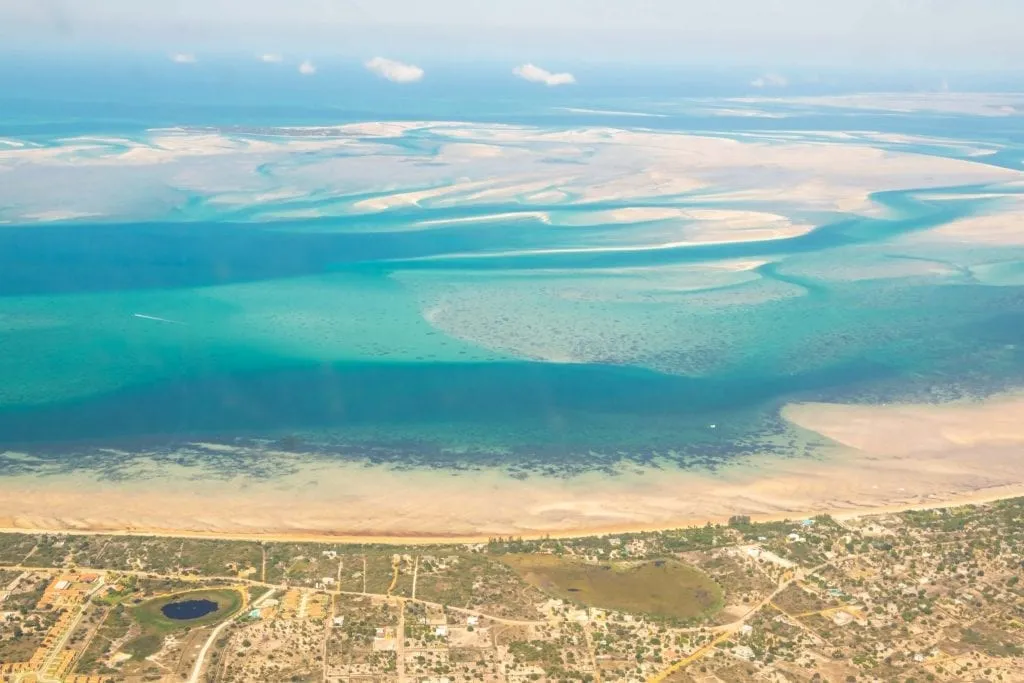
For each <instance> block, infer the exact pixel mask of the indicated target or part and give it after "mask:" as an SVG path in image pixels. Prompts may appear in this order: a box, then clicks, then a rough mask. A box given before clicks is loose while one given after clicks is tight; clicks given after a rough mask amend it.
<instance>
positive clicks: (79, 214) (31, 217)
mask: <svg viewBox="0 0 1024 683" xmlns="http://www.w3.org/2000/svg"><path fill="white" fill-rule="evenodd" d="M96 215H98V214H95V213H88V212H86V211H62V210H61V209H53V210H52V211H38V212H36V213H26V214H22V215H21V216H20V218H21V219H22V220H27V221H38V222H40V223H46V222H51V221H70V220H74V219H76V218H89V217H90V216H96Z"/></svg>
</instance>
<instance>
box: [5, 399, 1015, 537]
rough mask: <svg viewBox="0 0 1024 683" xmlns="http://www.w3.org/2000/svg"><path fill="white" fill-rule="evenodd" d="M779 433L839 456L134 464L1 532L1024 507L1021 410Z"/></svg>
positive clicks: (67, 483) (409, 527) (586, 527)
mask: <svg viewBox="0 0 1024 683" xmlns="http://www.w3.org/2000/svg"><path fill="white" fill-rule="evenodd" d="M784 414H785V415H786V417H787V418H788V419H790V420H792V421H794V422H795V423H796V424H799V425H801V426H802V427H804V428H807V429H813V430H815V431H818V432H820V433H822V434H824V435H826V436H828V437H830V438H831V439H833V440H835V441H836V442H838V443H840V444H843V445H842V446H836V447H835V448H834V449H830V450H828V451H826V452H823V453H822V456H823V457H822V458H821V459H820V460H804V459H790V460H763V461H762V460H759V461H757V462H756V463H755V462H752V461H748V462H746V463H743V464H739V465H736V466H733V467H731V468H727V469H726V470H725V471H724V472H723V473H721V474H717V475H710V474H698V473H690V472H682V471H679V470H675V469H672V468H665V469H660V470H649V471H642V470H638V469H636V468H634V467H625V468H623V471H622V473H621V474H619V475H618V476H615V477H609V476H607V475H600V474H588V475H583V476H578V477H573V478H569V479H552V478H545V477H531V478H529V479H526V480H517V479H514V478H511V477H509V476H506V475H504V474H502V473H499V472H495V471H480V472H459V473H453V472H448V471H424V470H419V471H402V472H398V471H393V470H389V469H387V468H384V467H369V466H361V465H356V464H339V463H331V462H326V461H323V460H316V461H312V460H304V459H303V458H301V457H300V456H294V455H288V454H280V453H279V454H267V457H276V458H281V459H283V460H284V461H285V462H287V463H288V464H290V465H294V466H296V468H295V469H294V471H293V472H292V473H290V474H283V475H280V476H276V477H274V478H272V479H269V480H265V479H258V478H254V477H247V476H243V475H239V476H237V477H235V478H233V479H228V480H223V479H220V480H218V479H216V478H214V477H212V476H210V473H207V472H204V471H203V470H202V469H201V468H199V467H184V466H168V465H163V464H160V463H157V462H152V461H146V460H141V461H140V462H139V463H138V464H137V465H135V466H133V467H131V468H130V472H131V473H132V474H134V475H135V476H137V477H141V478H140V479H135V480H127V481H119V482H111V481H97V480H95V479H92V478H91V477H89V476H87V475H75V476H72V475H64V474H53V475H51V476H46V477H40V476H12V477H6V478H4V479H3V480H2V481H0V527H7V528H15V529H51V530H52V529H58V530H59V529H71V530H85V531H89V530H91V531H104V530H113V531H125V530H128V531H136V532H143V531H150V532H162V533H180V532H186V533H199V534H218V535H227V536H238V535H266V536H272V537H353V538H356V537H358V538H376V539H381V538H388V539H393V540H399V539H406V538H420V539H424V538H438V537H445V538H453V537H459V538H480V537H486V536H489V535H494V534H500V533H504V534H508V533H521V534H527V535H529V534H533V535H542V534H548V533H551V534H562V535H566V534H581V533H597V532H602V531H610V530H620V529H652V528H668V527H673V526H680V525H687V524H694V523H703V522H704V521H707V520H723V519H725V518H727V517H728V516H729V515H732V514H749V515H752V516H754V517H756V518H762V519H774V518H782V517H797V516H801V515H806V514H814V513H819V512H832V513H834V514H839V515H853V514H858V513H863V512H869V511H875V510H894V509H904V508H908V507H920V506H933V507H934V506H936V505H940V504H944V503H949V504H956V503H960V502H979V501H982V500H991V499H994V498H998V497H1007V496H1011V495H1024V458H1021V456H1020V453H1021V446H1022V445H1024V425H1022V424H1021V423H1020V415H1022V414H1024V396H1021V395H1016V396H1004V397H997V398H994V399H991V400H988V401H983V402H973V403H970V402H964V403H955V404H947V405H905V406H840V405H823V404H801V405H793V406H789V407H787V408H786V409H785V411H784Z"/></svg>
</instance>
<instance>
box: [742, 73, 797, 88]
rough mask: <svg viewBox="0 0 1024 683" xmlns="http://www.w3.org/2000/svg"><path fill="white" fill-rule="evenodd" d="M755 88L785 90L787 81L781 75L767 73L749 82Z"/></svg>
mask: <svg viewBox="0 0 1024 683" xmlns="http://www.w3.org/2000/svg"><path fill="white" fill-rule="evenodd" d="M750 85H752V86H754V87H755V88H785V87H786V86H787V85H789V79H787V78H786V77H785V76H783V75H781V74H772V73H768V74H765V75H764V76H759V77H757V78H755V79H754V80H752V81H750Z"/></svg>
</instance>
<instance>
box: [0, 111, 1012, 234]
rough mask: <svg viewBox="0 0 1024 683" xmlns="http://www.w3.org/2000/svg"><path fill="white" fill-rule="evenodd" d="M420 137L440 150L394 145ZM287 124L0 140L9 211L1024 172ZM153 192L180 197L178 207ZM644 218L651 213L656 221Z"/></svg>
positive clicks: (796, 146) (109, 210) (590, 138)
mask: <svg viewBox="0 0 1024 683" xmlns="http://www.w3.org/2000/svg"><path fill="white" fill-rule="evenodd" d="M325 131H326V132H327V133H330V134H325ZM413 131H414V132H415V135H416V136H417V137H418V138H420V137H421V138H423V139H424V140H429V141H430V142H431V143H432V145H436V149H437V151H436V152H432V151H429V150H426V149H418V148H412V147H406V146H397V145H393V144H390V143H389V142H388V141H385V140H384V139H383V138H387V137H402V136H403V135H407V134H410V135H411V134H413ZM286 132H288V131H286V130H285V129H271V130H270V131H269V132H263V133H241V132H233V133H231V134H225V133H220V132H215V131H209V130H160V131H150V132H149V133H148V135H147V136H146V137H143V138H140V139H131V138H124V139H123V140H122V139H117V138H109V137H106V138H102V137H101V138H88V139H86V138H82V139H69V140H66V141H64V142H62V143H59V144H56V145H52V146H39V145H32V144H27V143H26V142H22V141H16V142H21V144H23V145H24V146H21V147H17V146H11V145H9V144H4V145H0V171H6V172H8V173H6V175H7V177H6V178H5V183H3V184H2V185H0V204H3V205H5V206H8V207H13V208H12V210H13V211H15V212H16V213H17V214H26V213H37V212H41V211H46V210H49V209H50V208H51V207H52V206H53V201H52V200H53V192H58V193H59V199H60V203H61V206H62V207H64V208H66V209H67V210H69V211H83V212H89V213H96V212H97V208H96V207H97V206H99V205H102V208H103V211H102V212H101V215H102V216H103V217H104V218H118V219H126V218H129V219H130V218H133V217H138V216H139V211H140V209H139V208H138V207H147V209H146V210H147V211H157V212H160V211H165V210H166V208H164V207H166V206H167V205H169V204H173V201H174V200H173V199H171V195H172V194H173V193H174V192H176V191H185V192H188V193H190V194H194V195H197V196H198V197H200V198H202V199H203V200H205V201H207V202H210V203H221V204H223V203H230V202H232V198H237V197H239V196H258V195H261V196H263V197H264V198H265V199H264V200H262V201H261V204H263V205H265V206H266V209H267V210H268V211H272V212H280V211H286V212H287V211H290V210H292V209H293V208H294V207H289V206H286V205H284V204H286V203H287V202H288V198H287V197H281V198H275V197H274V194H273V193H274V192H276V191H277V190H279V189H281V187H282V186H283V187H286V188H287V189H288V190H289V191H294V192H296V193H300V195H301V194H305V195H308V196H318V197H319V196H336V197H345V196H362V197H365V196H367V195H380V196H375V197H372V198H370V199H361V200H359V201H357V203H356V204H355V206H354V207H348V206H346V207H345V208H346V209H347V210H348V211H354V212H356V213H360V212H381V211H388V210H390V209H402V208H409V207H415V206H416V205H418V204H419V203H420V202H429V203H430V204H431V205H440V203H443V202H446V201H450V200H451V201H454V200H456V199H457V200H458V201H461V202H476V203H481V204H486V203H493V204H503V203H508V202H510V201H514V202H517V203H519V204H523V205H525V206H531V205H533V206H535V207H536V208H538V209H545V208H547V206H546V205H549V204H552V203H558V204H562V205H566V206H580V205H585V204H589V203H598V202H617V203H622V204H625V205H626V206H627V207H628V205H629V204H630V203H632V202H636V203H638V204H639V203H645V202H646V203H655V202H665V201H667V200H672V199H674V198H677V197H681V196H689V195H692V194H693V193H694V192H695V191H698V190H699V191H700V192H701V197H702V199H709V200H710V199H717V200H720V201H729V202H736V203H741V202H748V201H749V202H771V205H772V207H773V209H772V210H773V211H777V212H778V213H780V214H783V215H787V216H789V217H791V218H794V217H796V216H800V215H806V213H807V212H812V211H813V212H817V211H844V212H860V213H871V212H872V211H876V210H877V207H875V206H874V205H873V203H872V201H871V199H870V195H871V194H872V193H874V192H879V191H885V190H901V189H921V188H928V187H949V186H955V185H965V184H971V185H984V184H996V183H1007V182H1013V181H1018V182H1019V180H1020V178H1021V177H1022V172H1021V171H1020V170H1013V169H1008V168H1000V167H995V166H991V165H987V164H983V163H978V162H976V161H971V160H965V159H950V158H946V157H942V156H929V155H924V154H915V153H910V152H905V151H902V150H901V151H886V150H882V149H876V148H875V147H873V146H872V145H877V144H878V142H879V141H878V140H871V139H866V140H860V139H857V138H856V137H855V136H854V137H852V138H844V139H842V140H839V139H834V140H830V139H823V138H821V137H820V136H819V139H814V140H812V139H808V138H807V137H800V136H796V135H793V134H787V133H785V132H783V133H778V134H772V135H770V136H762V137H760V138H758V137H749V138H746V139H744V140H742V141H739V140H734V139H730V138H727V137H712V136H699V135H689V134H685V133H677V132H664V131H651V130H623V129H615V128H602V127H588V128H580V129H572V130H560V129H550V128H536V127H524V126H504V125H490V124H487V125H484V124H468V123H457V122H437V123H430V122H402V123H389V122H367V123H362V124H352V125H350V126H337V127H330V128H324V129H295V130H293V131H291V132H290V134H285V133H286ZM374 138H378V139H377V140H375V139H374ZM417 147H420V146H417ZM307 152H308V154H305V153H307ZM98 167H102V168H103V172H102V173H97V168H98ZM54 168H59V171H60V173H61V175H62V182H61V183H60V184H59V185H58V186H56V187H55V186H54V184H53V183H46V182H44V181H42V180H40V178H41V177H42V175H43V174H46V173H51V172H53V171H52V169H54ZM129 168H130V171H129V170H128V169H129ZM994 191H998V190H997V189H996V188H994ZM222 197H223V198H222ZM154 198H166V201H167V204H161V203H160V202H156V201H153V199H154ZM108 199H109V201H107V200H108ZM179 199H180V198H179ZM275 203H279V204H282V205H281V206H273V204H275ZM538 204H541V205H545V206H537V205H538ZM124 207H134V208H124ZM595 208H598V209H604V208H606V207H595ZM634 213H635V215H636V217H637V219H639V220H653V219H654V218H653V217H654V216H655V215H656V214H654V213H653V212H650V213H647V215H646V216H645V215H643V214H642V213H636V212H634ZM662 215H667V214H662ZM616 220H623V221H625V220H626V218H621V219H616ZM762 238H763V237H756V239H762ZM714 241H719V238H717V237H716V238H714ZM596 246H599V245H596Z"/></svg>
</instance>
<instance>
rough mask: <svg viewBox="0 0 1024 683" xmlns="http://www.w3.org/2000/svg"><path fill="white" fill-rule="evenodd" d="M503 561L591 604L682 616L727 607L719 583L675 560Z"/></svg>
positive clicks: (539, 583)
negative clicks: (593, 561) (597, 561)
mask: <svg viewBox="0 0 1024 683" xmlns="http://www.w3.org/2000/svg"><path fill="white" fill-rule="evenodd" d="M502 560H503V561H504V562H506V563H507V564H508V565H509V566H510V567H512V568H513V569H514V570H515V571H516V572H517V573H518V574H519V575H520V576H522V577H523V579H524V580H525V581H526V582H527V583H530V584H532V585H534V586H536V587H537V588H539V589H540V590H542V591H544V592H545V593H548V594H549V595H552V596H554V597H557V598H561V599H563V600H567V601H569V602H574V603H577V604H580V605H584V606H587V607H598V608H602V609H609V610H615V611H619V612H628V613H632V614H643V615H646V616H648V617H652V618H656V619H669V620H681V621H686V620H690V619H696V618H699V617H703V616H706V615H708V614H710V613H712V612H714V611H716V610H718V609H720V608H721V607H722V589H721V588H720V587H719V586H718V584H717V583H715V582H714V580H713V579H712V578H711V577H709V576H708V575H707V574H705V573H703V572H701V571H700V570H699V569H696V568H695V567H691V566H690V565H688V564H683V563H682V562H678V561H676V560H646V561H643V562H600V563H590V562H580V561H579V560H574V559H571V558H567V557H562V556H558V555H538V554H530V555H505V556H504V557H503V558H502Z"/></svg>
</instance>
